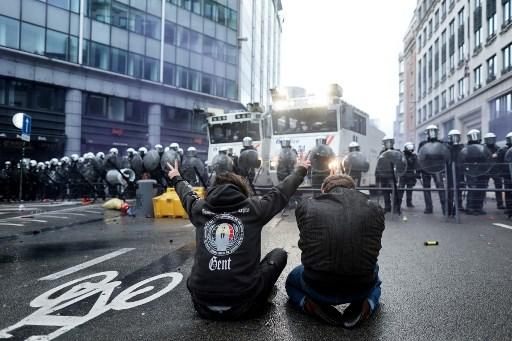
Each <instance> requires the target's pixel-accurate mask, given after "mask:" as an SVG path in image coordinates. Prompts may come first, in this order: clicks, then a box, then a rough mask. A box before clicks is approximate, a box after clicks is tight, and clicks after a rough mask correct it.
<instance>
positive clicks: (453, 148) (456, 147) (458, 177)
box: [446, 143, 465, 216]
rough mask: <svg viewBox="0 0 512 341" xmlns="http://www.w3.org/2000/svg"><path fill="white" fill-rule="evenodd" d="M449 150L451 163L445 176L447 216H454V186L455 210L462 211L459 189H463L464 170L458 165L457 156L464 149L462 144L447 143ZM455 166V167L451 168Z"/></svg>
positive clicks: (460, 191)
mask: <svg viewBox="0 0 512 341" xmlns="http://www.w3.org/2000/svg"><path fill="white" fill-rule="evenodd" d="M448 146H449V148H450V157H451V163H450V165H449V167H448V174H447V175H446V178H447V182H448V188H449V191H448V215H451V216H454V215H455V203H454V201H455V198H454V191H453V188H454V185H455V190H456V191H457V208H458V209H459V210H463V206H462V190H461V188H463V187H465V184H464V169H463V168H462V165H461V164H460V163H459V154H460V151H461V150H462V149H463V148H464V145H463V144H450V143H448ZM453 165H455V167H454V166H453ZM454 168H455V184H454V176H453V169H454Z"/></svg>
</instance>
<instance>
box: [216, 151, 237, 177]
mask: <svg viewBox="0 0 512 341" xmlns="http://www.w3.org/2000/svg"><path fill="white" fill-rule="evenodd" d="M212 170H213V172H214V173H223V172H232V171H233V160H231V158H230V157H229V156H228V149H227V148H226V147H221V148H220V149H219V154H217V155H215V157H214V158H213V160H212Z"/></svg>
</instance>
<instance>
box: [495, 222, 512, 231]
mask: <svg viewBox="0 0 512 341" xmlns="http://www.w3.org/2000/svg"><path fill="white" fill-rule="evenodd" d="M493 225H495V226H499V227H503V228H506V229H509V230H512V226H510V225H505V224H500V223H493Z"/></svg>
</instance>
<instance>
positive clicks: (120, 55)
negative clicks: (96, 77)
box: [110, 47, 128, 74]
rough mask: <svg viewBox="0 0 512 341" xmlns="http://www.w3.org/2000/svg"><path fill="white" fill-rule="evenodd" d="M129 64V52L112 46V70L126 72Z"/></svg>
mask: <svg viewBox="0 0 512 341" xmlns="http://www.w3.org/2000/svg"><path fill="white" fill-rule="evenodd" d="M127 66H128V52H127V51H124V50H121V49H116V48H114V47H112V48H111V49H110V71H112V72H116V73H122V74H126V71H127Z"/></svg>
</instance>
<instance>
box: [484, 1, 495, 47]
mask: <svg viewBox="0 0 512 341" xmlns="http://www.w3.org/2000/svg"><path fill="white" fill-rule="evenodd" d="M486 10H487V39H490V38H492V37H494V35H495V34H496V29H497V22H496V0H487V6H486Z"/></svg>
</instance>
